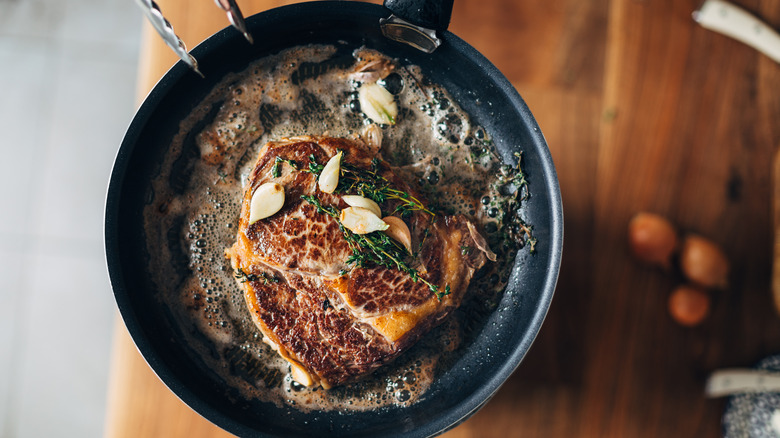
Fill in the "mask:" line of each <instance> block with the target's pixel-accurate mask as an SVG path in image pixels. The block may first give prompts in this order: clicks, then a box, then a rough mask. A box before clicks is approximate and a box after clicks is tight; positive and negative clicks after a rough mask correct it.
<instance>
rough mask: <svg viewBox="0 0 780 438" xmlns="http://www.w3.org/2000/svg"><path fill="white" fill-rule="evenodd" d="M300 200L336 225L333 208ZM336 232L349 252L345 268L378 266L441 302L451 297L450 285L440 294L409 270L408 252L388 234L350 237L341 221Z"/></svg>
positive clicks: (310, 199) (316, 201) (313, 200)
mask: <svg viewBox="0 0 780 438" xmlns="http://www.w3.org/2000/svg"><path fill="white" fill-rule="evenodd" d="M301 198H302V199H303V200H305V201H306V202H308V203H310V204H312V205H314V206H315V207H316V208H317V212H318V213H320V214H327V215H329V216H331V217H333V218H334V219H336V220H337V221H339V211H338V209H336V208H335V207H333V206H330V205H328V206H326V205H322V202H320V200H319V199H317V198H316V197H314V196H310V195H302V196H301ZM339 228H340V229H341V231H342V232H343V233H344V238H345V239H346V241H347V244H348V245H349V247H350V249H351V250H352V255H350V256H349V258H348V259H347V263H348V264H351V265H356V266H359V267H363V268H365V267H370V266H372V265H378V266H383V267H385V268H389V269H398V270H399V271H401V272H403V273H405V274H407V275H409V276H410V277H411V278H412V280H413V281H415V282H417V281H419V282H422V283H423V284H425V285H426V286H428V288H429V289H430V290H431V291H432V292H433V293H434V294H435V295H436V298H437V299H438V300H440V301H441V299H442V297H444V296H445V295H449V294H450V286H449V285H447V286H446V287H445V288H444V291H443V292H442V291H441V290H440V288H439V286H437V285H435V284H432V283H431V282H429V281H428V280H426V279H425V278H423V277H421V276H420V273H419V272H418V271H417V270H416V269H414V268H412V267H411V266H409V264H408V263H407V262H406V257H407V255H409V253H408V252H407V250H406V249H405V248H404V246H403V245H401V244H400V243H398V242H396V241H395V240H394V239H392V238H390V237H389V236H388V235H387V234H385V233H377V232H374V233H368V234H357V233H353V232H352V231H350V230H349V229H347V228H346V227H344V226H343V225H342V224H341V222H340V221H339Z"/></svg>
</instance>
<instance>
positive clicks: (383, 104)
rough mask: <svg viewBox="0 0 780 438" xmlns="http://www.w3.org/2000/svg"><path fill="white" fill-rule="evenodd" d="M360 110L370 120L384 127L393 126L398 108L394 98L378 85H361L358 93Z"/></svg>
mask: <svg viewBox="0 0 780 438" xmlns="http://www.w3.org/2000/svg"><path fill="white" fill-rule="evenodd" d="M358 101H360V109H361V110H362V111H363V113H364V114H365V115H367V116H368V117H369V118H370V119H371V120H373V121H375V122H377V123H382V124H386V125H393V124H395V118H396V116H397V115H398V106H397V105H396V104H395V98H393V95H392V94H390V92H389V91H387V90H386V89H385V88H384V87H383V86H381V85H379V84H376V83H374V84H363V86H362V87H360V90H359V91H358Z"/></svg>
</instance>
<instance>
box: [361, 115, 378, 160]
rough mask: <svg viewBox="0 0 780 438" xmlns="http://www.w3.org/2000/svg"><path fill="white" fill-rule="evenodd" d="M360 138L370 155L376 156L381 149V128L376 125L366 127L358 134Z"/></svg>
mask: <svg viewBox="0 0 780 438" xmlns="http://www.w3.org/2000/svg"><path fill="white" fill-rule="evenodd" d="M360 138H362V139H363V141H364V142H365V143H366V147H367V148H368V151H369V152H370V153H371V154H373V155H376V154H377V153H379V150H380V149H382V128H380V127H379V126H378V125H377V124H376V123H372V124H370V125H366V127H365V128H363V132H362V133H361V134H360Z"/></svg>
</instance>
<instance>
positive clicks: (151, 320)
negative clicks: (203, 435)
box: [105, 0, 563, 437]
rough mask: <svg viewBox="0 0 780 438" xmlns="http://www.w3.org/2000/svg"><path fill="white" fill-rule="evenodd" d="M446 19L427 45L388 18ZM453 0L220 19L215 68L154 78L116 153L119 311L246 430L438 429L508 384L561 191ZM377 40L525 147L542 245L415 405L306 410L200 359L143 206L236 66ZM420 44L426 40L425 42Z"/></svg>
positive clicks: (546, 278) (517, 104)
mask: <svg viewBox="0 0 780 438" xmlns="http://www.w3.org/2000/svg"><path fill="white" fill-rule="evenodd" d="M390 9H392V10H393V11H395V13H396V15H400V16H402V17H403V18H404V19H405V20H407V21H408V22H411V23H413V24H417V25H424V26H426V27H429V28H433V29H436V30H438V36H439V38H440V39H441V46H440V47H438V48H437V49H436V50H435V51H433V53H425V52H423V51H421V50H418V49H417V48H414V47H411V46H410V45H408V44H404V43H401V42H398V41H394V40H391V39H389V38H387V37H386V36H384V35H383V33H382V32H381V30H380V26H379V22H380V19H385V18H387V17H388V16H390V15H391V11H390ZM451 10H452V0H445V1H423V2H418V1H410V0H387V1H386V3H385V5H384V6H379V5H374V4H367V3H357V2H355V3H353V2H328V1H323V2H313V3H302V4H296V5H291V6H286V7H281V8H277V9H273V10H270V11H267V12H263V13H260V14H257V15H255V16H252V17H249V18H248V19H247V26H248V28H249V31H250V32H251V33H252V34H253V36H254V40H255V43H254V44H253V45H250V44H248V43H246V41H245V40H244V38H243V37H242V36H241V35H240V34H239V33H238V32H235V31H234V30H232V29H224V30H222V31H220V32H218V33H217V34H215V35H213V36H212V37H210V38H209V39H207V40H206V41H205V42H203V43H202V44H200V45H199V46H198V47H196V48H195V49H194V50H193V51H192V54H193V55H194V56H195V57H196V58H197V59H198V61H199V63H200V68H201V71H202V72H203V73H204V75H205V79H202V78H201V77H199V76H197V75H196V74H194V73H193V72H191V71H190V70H189V69H188V68H187V66H186V65H184V64H183V63H182V62H179V63H178V64H176V65H174V66H173V67H172V68H171V70H170V71H169V72H168V73H167V74H166V75H165V76H164V77H163V78H162V79H161V80H160V82H159V83H158V84H157V85H156V86H155V88H154V89H153V90H152V92H151V93H150V94H149V96H148V97H147V98H146V100H145V102H144V103H143V104H142V105H141V107H140V108H139V110H138V112H137V114H136V115H135V117H134V119H133V120H132V122H131V124H130V126H129V128H128V130H127V132H126V135H125V137H124V140H123V142H122V144H121V147H120V149H119V152H118V154H117V157H116V160H115V163H114V169H113V173H112V175H111V179H110V183H109V188H108V194H107V201H106V212H105V247H106V258H107V263H108V270H109V275H110V279H111V284H112V288H113V291H114V295H115V299H116V302H117V306H118V307H119V310H120V313H121V315H122V318H123V320H124V322H125V324H126V326H127V328H128V330H129V332H130V334H131V336H132V338H133V340H134V342H135V343H136V346H137V347H138V349H139V351H140V352H141V354H142V355H143V356H144V358H145V359H146V361H147V362H148V364H149V365H150V366H151V368H152V369H153V370H154V371H155V373H156V374H157V375H158V376H159V378H160V379H161V380H162V381H163V382H164V383H165V384H166V385H167V386H168V387H169V388H170V389H171V390H172V391H173V392H174V393H175V394H176V395H177V396H178V397H179V398H180V399H181V400H183V401H184V402H185V403H186V404H188V405H189V406H190V407H191V408H192V409H194V410H195V411H197V412H198V413H200V414H201V415H202V416H204V417H205V418H207V419H208V420H210V421H212V422H213V423H215V424H217V425H218V426H220V427H222V428H224V429H225V430H227V431H229V432H232V433H234V434H237V435H240V436H373V437H381V436H391V435H392V436H410V437H412V436H414V437H424V436H433V435H436V434H439V433H441V432H443V431H445V430H447V429H449V428H452V427H454V426H455V425H457V424H458V423H460V422H462V421H463V420H465V419H466V418H468V417H469V416H470V415H471V414H473V413H474V412H475V411H476V410H477V409H479V408H480V407H481V406H482V405H484V403H485V402H486V401H487V400H489V399H490V397H491V396H492V395H493V394H494V393H495V392H496V391H497V390H498V388H499V386H500V385H501V384H502V383H503V382H504V381H505V380H506V379H507V378H508V377H509V376H510V375H511V374H512V372H513V371H514V370H515V369H516V368H517V366H518V365H519V363H520V361H521V360H522V359H523V357H524V356H525V354H526V353H527V351H528V349H529V348H530V346H531V343H532V341H533V340H534V338H535V336H536V334H537V333H538V331H539V329H540V327H541V325H542V322H543V320H544V317H545V315H546V313H547V309H548V308H549V305H550V302H551V300H552V297H553V292H554V289H555V283H556V281H557V277H558V270H559V265H560V258H561V249H562V240H563V217H562V206H561V197H560V190H559V186H558V181H557V177H556V174H555V169H554V165H553V162H552V159H551V157H550V153H549V150H548V149H547V144H546V142H545V139H544V137H543V135H542V133H541V131H540V129H539V127H538V125H537V123H536V121H535V120H534V118H533V116H532V114H531V112H530V111H529V109H528V108H527V106H526V105H525V103H524V102H523V100H522V99H521V97H520V96H519V95H518V93H517V92H516V91H515V90H514V88H513V87H512V86H511V84H510V83H509V82H508V81H507V80H506V78H505V77H504V76H503V75H502V74H501V73H500V72H499V71H498V70H497V69H496V68H495V67H494V66H493V65H492V64H491V63H490V62H489V61H488V60H487V59H485V58H484V57H483V56H482V55H480V54H479V53H478V52H477V51H476V50H475V49H473V48H472V47H471V46H469V45H468V44H467V43H465V42H464V41H462V40H461V39H459V38H458V37H457V36H455V35H453V34H452V33H450V32H448V31H446V27H447V25H448V22H449V14H450V11H451ZM310 43H324V44H332V45H340V46H344V45H346V46H348V47H353V48H357V47H360V46H367V47H369V48H374V49H376V50H379V51H381V52H383V53H385V54H387V55H389V56H391V57H394V58H396V59H398V60H400V62H401V63H403V64H414V65H418V66H420V68H421V70H422V72H423V74H424V75H425V76H427V77H428V78H430V80H432V81H433V82H435V83H437V84H440V85H442V86H443V87H444V88H446V89H447V90H448V92H449V93H450V94H451V96H452V98H453V99H454V100H455V101H456V102H457V103H458V104H459V105H460V106H461V108H463V109H464V110H465V111H466V112H467V113H468V114H469V115H470V116H471V118H472V119H473V121H474V122H475V123H476V124H478V125H481V126H482V127H484V128H485V129H486V130H487V131H488V132H489V133H490V134H491V136H492V138H493V141H494V144H495V146H496V149H497V151H498V153H499V154H500V155H501V157H502V159H503V160H504V161H505V162H506V163H510V164H514V163H515V157H514V156H513V153H515V152H522V153H523V166H524V170H525V172H526V174H527V176H528V180H529V192H530V198H529V199H528V201H527V202H526V203H525V205H524V207H523V208H524V211H523V217H524V219H526V221H527V222H528V223H530V224H531V225H532V226H533V233H534V236H535V237H536V238H537V240H538V244H537V245H536V251H535V253H534V254H530V253H529V251H528V250H521V251H520V252H519V253H518V256H517V258H516V260H515V263H514V266H513V269H512V272H511V275H510V278H509V282H508V285H507V287H506V290H505V291H504V294H503V296H502V299H501V302H500V303H499V307H498V311H496V312H493V313H492V314H490V315H489V316H487V320H486V321H485V323H484V325H483V326H482V328H481V329H480V330H479V332H478V334H477V336H476V337H475V339H474V340H473V342H472V343H470V344H469V345H467V346H466V347H463V348H464V351H463V353H462V354H461V355H460V356H459V357H458V359H457V361H456V362H455V363H453V364H452V365H451V366H450V367H449V368H448V369H445V370H442V371H441V372H440V373H439V375H437V376H436V378H435V380H434V382H433V384H432V385H431V387H430V388H429V389H428V390H427V392H426V393H425V394H424V395H423V396H422V397H421V398H420V399H419V400H418V401H417V402H416V403H415V404H413V405H411V406H408V407H399V406H395V407H388V408H382V409H379V410H374V411H367V412H351V411H350V412H341V413H339V412H335V411H322V412H309V413H305V412H302V411H298V410H296V409H295V408H293V407H291V406H276V405H273V404H270V403H264V402H261V401H259V400H247V399H245V398H243V397H242V396H240V395H238V393H237V392H236V391H235V390H233V389H231V388H229V387H226V385H225V384H224V383H223V382H222V381H221V380H220V379H219V377H218V376H217V375H216V374H215V373H214V372H213V371H210V370H208V369H207V368H206V367H204V366H201V364H198V363H197V361H193V359H192V355H191V354H188V346H187V345H186V342H184V341H183V336H182V334H181V333H180V331H179V330H180V329H178V328H177V327H176V325H175V324H174V323H173V322H172V321H171V316H170V311H169V310H166V309H164V308H162V307H161V306H160V305H159V300H157V299H156V297H157V296H158V295H159V294H161V293H162V291H161V290H160V287H159V286H158V285H156V284H155V283H154V282H152V281H151V280H150V278H151V277H152V275H151V272H150V271H149V270H150V269H154V268H150V267H149V264H148V259H149V252H148V249H147V248H146V239H145V237H144V236H145V234H144V232H145V231H144V225H143V223H144V221H143V216H142V210H143V209H144V206H146V205H148V204H149V203H150V202H152V199H153V196H154V194H153V191H152V190H151V181H152V180H153V179H154V178H155V176H156V175H157V173H158V172H159V166H160V163H162V162H163V159H164V157H165V156H166V154H168V152H169V145H170V143H171V139H172V138H173V136H174V135H175V134H176V132H177V129H178V126H179V122H180V121H181V120H182V119H184V118H185V117H186V116H187V114H188V113H190V111H191V110H192V109H193V108H194V107H196V106H197V105H198V103H199V102H200V101H201V100H202V99H203V98H204V96H205V95H206V94H207V92H208V91H209V90H210V89H211V88H212V87H213V86H214V85H215V84H216V83H217V82H219V80H220V79H221V78H222V77H223V76H224V75H226V74H228V73H230V72H238V71H241V70H243V69H244V68H245V67H247V65H248V64H249V63H250V62H251V61H253V60H256V59H259V58H261V57H263V56H266V55H269V54H274V53H278V52H279V51H281V50H283V49H286V48H289V47H293V46H297V45H302V44H310ZM423 43H424V42H423Z"/></svg>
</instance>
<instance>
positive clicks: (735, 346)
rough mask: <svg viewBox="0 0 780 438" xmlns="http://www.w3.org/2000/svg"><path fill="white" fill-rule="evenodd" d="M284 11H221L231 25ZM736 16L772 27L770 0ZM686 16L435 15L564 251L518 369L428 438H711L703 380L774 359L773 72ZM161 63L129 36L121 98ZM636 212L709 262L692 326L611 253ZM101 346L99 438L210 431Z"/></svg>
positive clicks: (516, 10) (173, 9) (183, 26)
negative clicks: (482, 84) (538, 151)
mask: <svg viewBox="0 0 780 438" xmlns="http://www.w3.org/2000/svg"><path fill="white" fill-rule="evenodd" d="M285 3H289V2H282V1H270V0H256V1H240V4H241V6H242V9H243V10H244V12H245V13H246V14H247V15H248V14H250V13H254V12H257V11H260V10H264V9H266V8H270V7H274V6H277V5H280V4H285ZM736 3H738V4H739V5H740V6H742V7H744V8H745V9H747V10H749V11H751V12H753V13H755V14H756V15H758V16H759V17H761V18H762V19H764V20H766V21H767V22H768V23H769V24H770V25H772V26H773V27H775V28H778V29H780V2H777V1H776V0H762V1H759V0H738V1H736ZM159 4H160V6H161V7H162V9H163V12H164V13H165V14H166V16H168V18H169V20H170V21H171V23H172V24H173V26H174V28H175V29H176V30H177V32H179V33H180V35H181V36H182V37H183V39H184V40H185V42H186V43H187V45H188V47H190V48H191V47H193V46H194V45H195V44H197V43H198V42H199V41H201V40H202V39H203V38H205V37H206V36H207V35H209V34H211V33H212V32H214V31H216V30H218V29H219V28H222V27H224V26H225V25H226V21H225V19H224V17H223V15H222V14H221V13H220V12H219V10H217V9H216V7H215V6H214V5H213V4H212V3H211V2H207V1H204V2H185V1H184V0H160V1H159ZM698 5H699V2H698V0H697V1H692V0H656V1H647V0H611V1H606V0H604V1H581V0H559V1H554V2H550V1H542V0H523V1H518V0H491V1H487V2H486V1H480V0H457V1H456V2H455V9H454V11H453V18H452V25H451V28H450V29H451V30H452V31H453V32H454V33H456V34H457V35H458V36H460V37H461V38H463V39H464V40H466V41H468V42H470V43H471V44H472V45H473V46H475V47H476V48H477V49H478V50H480V51H481V52H483V53H484V54H485V55H486V56H487V57H488V58H489V59H490V60H491V61H492V62H494V63H495V64H496V66H497V67H499V69H500V70H502V71H503V72H504V74H505V75H506V76H507V77H508V78H509V79H510V81H512V83H513V84H514V85H515V86H516V87H517V89H518V90H519V91H520V94H521V95H522V96H523V97H524V99H525V100H526V101H527V103H528V104H529V107H530V108H531V110H532V111H533V113H534V115H535V116H536V118H537V120H538V122H539V125H540V126H541V128H542V131H543V132H544V133H545V136H546V138H547V140H548V143H549V145H550V150H551V152H552V154H553V158H554V160H555V163H556V168H557V171H558V176H559V179H560V184H561V191H562V194H563V203H564V216H565V229H566V238H565V245H564V258H563V265H562V270H561V275H560V281H559V284H558V288H557V291H556V297H555V300H554V302H553V306H552V308H551V309H550V313H549V316H548V318H547V320H546V321H545V324H544V326H543V328H542V331H541V333H540V335H539V338H538V339H537V341H536V343H535V344H534V346H533V347H532V349H531V351H530V352H529V354H528V356H527V358H526V360H525V361H524V362H523V364H522V365H521V366H520V368H519V369H518V371H517V372H516V373H515V374H514V375H513V376H512V377H511V378H510V379H509V380H508V382H507V383H506V384H505V385H504V386H503V387H502V388H501V390H500V391H499V392H498V394H496V396H495V397H494V398H493V399H492V400H491V401H490V403H488V405H487V406H486V407H485V408H483V409H482V410H481V411H480V412H478V413H477V414H476V415H474V416H473V417H472V418H471V419H469V420H468V421H466V422H465V423H464V424H462V425H460V426H459V427H457V428H456V429H454V430H453V431H450V432H448V433H447V434H445V435H444V436H446V437H449V438H471V437H474V438H476V437H502V438H503V437H507V436H517V437H571V436H578V437H605V436H615V437H667V436H680V437H715V436H719V435H720V418H721V414H722V412H723V407H724V403H723V401H722V400H708V399H705V398H704V397H703V393H702V389H703V384H704V380H705V378H706V376H707V374H708V373H709V372H711V371H712V370H714V369H716V368H719V367H725V366H750V365H752V364H754V363H755V362H756V361H758V360H759V359H761V358H763V357H765V356H767V355H771V354H775V353H780V318H778V316H777V314H776V313H775V312H774V305H773V298H772V293H771V290H772V266H773V262H772V261H773V254H774V253H775V252H776V244H775V240H774V236H775V233H774V229H775V228H777V227H778V226H780V213H777V212H778V211H780V207H778V205H780V204H778V203H775V204H774V212H775V213H773V203H772V200H773V199H778V196H775V193H780V177H779V176H778V175H779V174H780V171H778V170H773V167H774V168H775V169H780V158H778V160H777V163H778V164H776V165H775V164H774V163H775V156H776V154H777V151H778V150H780V65H778V64H776V63H773V62H772V61H770V60H769V59H768V58H766V57H764V56H763V55H760V54H758V53H757V52H755V51H753V50H752V49H749V48H748V47H746V46H744V45H742V44H740V43H738V42H736V41H733V40H730V39H728V38H726V37H723V36H721V35H718V34H715V33H712V32H710V31H707V30H704V29H703V28H700V27H698V26H697V25H696V24H695V23H694V22H693V21H692V19H691V12H692V11H693V10H695V9H696V8H697V7H698ZM174 61H175V58H174V57H173V55H172V54H170V53H169V50H168V49H167V47H165V46H164V45H163V44H162V43H161V42H160V41H159V40H158V39H157V38H156V37H155V35H153V34H151V32H150V31H149V29H148V28H147V29H146V30H145V32H144V40H143V50H142V57H141V62H140V66H139V88H138V89H139V96H141V95H144V94H145V93H146V91H147V90H149V89H150V88H151V86H152V85H153V84H154V83H155V82H156V80H157V79H158V78H159V77H160V76H161V75H162V74H163V73H164V72H165V71H166V70H167V69H168V68H169V67H170V65H172V64H173V62H174ZM776 187H777V188H776ZM775 190H777V192H775ZM638 211H653V212H656V213H660V214H663V215H666V216H667V217H668V218H669V219H670V220H672V221H673V222H674V223H675V224H676V225H677V226H678V228H679V230H680V232H681V234H684V233H698V234H702V235H704V236H707V237H709V238H710V239H712V240H714V241H716V242H717V243H719V244H720V245H722V246H723V247H724V248H725V249H726V251H727V253H728V255H729V259H730V261H731V263H732V274H731V278H730V287H729V289H728V290H725V291H722V292H717V293H715V292H713V293H712V294H711V296H712V300H713V306H712V311H711V314H710V316H709V317H708V318H707V320H705V322H704V323H703V324H702V325H700V326H699V327H696V328H682V327H680V326H678V325H676V324H675V323H674V322H673V321H672V320H671V319H670V318H669V316H668V314H667V311H666V302H667V299H668V296H669V293H670V291H671V290H672V288H673V287H674V286H675V285H677V284H680V283H681V282H683V281H684V280H683V279H682V278H681V276H680V275H679V274H678V273H676V272H671V273H664V272H661V271H659V270H656V269H652V268H648V267H645V266H641V265H639V264H637V263H635V262H634V261H633V260H631V258H630V257H629V255H628V251H627V247H626V237H625V230H626V225H627V222H628V220H629V219H630V218H631V216H632V215H634V214H635V213H636V212H638ZM773 215H774V216H773ZM777 245H778V246H780V244H777ZM116 333H117V334H116V340H115V352H114V360H113V365H112V373H111V376H112V377H111V384H110V387H111V391H110V397H109V406H108V410H107V421H106V423H107V425H106V435H107V436H110V437H138V436H166V437H184V436H188V437H189V436H203V437H216V436H229V435H228V434H226V433H224V432H222V431H220V430H218V429H217V428H216V427H214V426H212V425H211V424H209V423H208V422H207V421H206V420H203V419H202V418H200V417H199V416H198V415H197V414H195V413H194V412H193V411H191V410H189V408H187V407H186V406H184V405H183V404H182V403H181V402H179V401H178V400H177V399H176V398H175V397H174V396H173V395H172V394H171V392H170V391H168V390H167V389H166V388H165V387H164V386H163V385H162V384H161V383H160V382H159V380H157V379H156V377H154V375H153V374H152V373H151V371H149V368H148V367H147V366H146V365H145V363H144V362H143V359H141V358H140V357H139V355H138V353H137V352H136V350H135V349H134V348H133V347H132V344H131V341H130V340H129V338H128V336H127V334H126V332H125V331H124V328H122V327H121V324H118V326H117V329H116Z"/></svg>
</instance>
